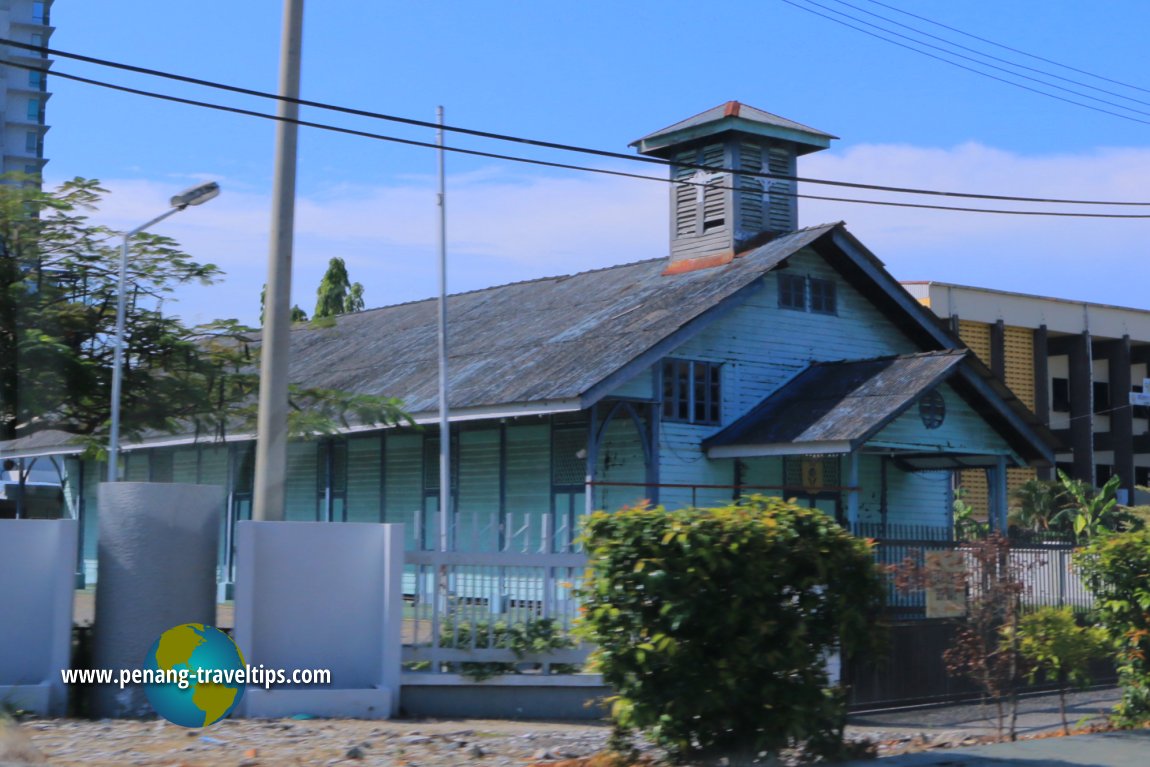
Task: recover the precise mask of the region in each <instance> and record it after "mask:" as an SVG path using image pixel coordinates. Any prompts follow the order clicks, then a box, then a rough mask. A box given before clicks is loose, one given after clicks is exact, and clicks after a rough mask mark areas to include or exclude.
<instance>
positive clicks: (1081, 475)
mask: <svg viewBox="0 0 1150 767" xmlns="http://www.w3.org/2000/svg"><path fill="white" fill-rule="evenodd" d="M1069 357H1070V447H1071V449H1072V450H1073V451H1074V465H1073V469H1072V473H1073V475H1074V478H1075V479H1080V480H1082V481H1083V482H1089V483H1090V484H1091V485H1093V484H1094V369H1093V365H1092V362H1093V360H1092V358H1091V353H1090V331H1086V330H1084V331H1082V333H1081V335H1078V336H1075V337H1074V338H1073V339H1071V341H1070V349H1069Z"/></svg>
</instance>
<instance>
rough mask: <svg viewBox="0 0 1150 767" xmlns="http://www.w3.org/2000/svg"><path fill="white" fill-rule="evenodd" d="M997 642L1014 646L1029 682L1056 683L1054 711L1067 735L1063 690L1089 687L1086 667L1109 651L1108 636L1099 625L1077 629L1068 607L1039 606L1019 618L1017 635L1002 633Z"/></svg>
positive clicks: (1015, 633)
mask: <svg viewBox="0 0 1150 767" xmlns="http://www.w3.org/2000/svg"><path fill="white" fill-rule="evenodd" d="M1001 642H1002V643H1004V644H1006V645H1009V644H1013V643H1015V642H1016V643H1017V646H1018V652H1019V653H1020V654H1021V655H1022V657H1023V658H1024V659H1025V660H1026V661H1027V662H1028V664H1029V666H1030V673H1029V675H1028V676H1029V680H1030V682H1031V683H1032V684H1033V683H1034V680H1035V679H1036V678H1037V677H1038V676H1039V675H1041V676H1042V677H1043V678H1044V679H1046V680H1048V681H1052V682H1055V683H1057V684H1058V712H1059V714H1061V716H1062V733H1063V734H1064V735H1069V734H1070V723H1069V722H1068V721H1067V719H1066V690H1067V687H1069V686H1070V685H1071V684H1073V685H1075V686H1078V687H1086V686H1087V685H1089V684H1090V664H1091V662H1093V661H1094V660H1097V659H1099V658H1103V657H1105V656H1106V655H1107V654H1108V652H1109V650H1110V641H1109V637H1108V636H1107V634H1106V630H1105V629H1103V628H1102V627H1101V626H1081V625H1079V623H1078V620H1077V619H1076V617H1075V615H1074V611H1073V610H1072V609H1071V608H1069V607H1043V608H1041V609H1039V610H1036V611H1035V612H1033V613H1030V614H1028V615H1024V616H1022V618H1021V619H1019V621H1018V630H1017V632H1013V633H1012V632H1010V631H1004V632H1003V635H1002V639H1001Z"/></svg>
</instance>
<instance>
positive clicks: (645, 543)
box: [580, 496, 883, 762]
mask: <svg viewBox="0 0 1150 767" xmlns="http://www.w3.org/2000/svg"><path fill="white" fill-rule="evenodd" d="M582 542H583V545H584V547H585V549H586V551H587V554H588V560H589V561H588V565H589V568H588V575H587V580H586V582H585V585H584V586H583V588H582V589H581V591H580V597H581V599H582V601H583V611H584V612H583V619H582V624H581V628H580V631H581V633H582V635H583V636H584V637H585V638H586V639H588V640H589V641H591V642H592V643H594V645H595V648H596V649H595V651H594V654H593V655H592V659H591V662H592V664H593V666H595V667H597V668H598V670H599V671H600V672H601V673H602V675H603V680H604V681H605V682H606V683H607V684H608V685H610V686H611V687H612V689H613V690H614V698H613V705H612V709H611V717H612V719H613V721H614V724H615V727H616V738H615V739H614V742H615V745H616V746H618V745H620V744H621V743H622V742H624V741H625V739H626V738H627V737H628V735H629V733H630V731H631V730H633V729H641V730H645V731H647V732H648V733H649V734H650V735H651V737H653V739H654V740H655V741H656V742H657V743H659V744H660V745H662V746H663V747H665V748H667V749H668V750H669V751H670V752H671V753H672V755H674V756H676V757H679V758H688V757H690V758H694V759H718V758H721V757H728V758H733V759H734V760H736V761H739V760H746V761H748V762H749V761H751V760H752V759H754V758H755V755H757V754H759V753H760V752H762V751H768V752H772V753H776V754H777V752H779V751H780V750H782V749H784V748H787V747H793V746H799V745H805V746H806V747H807V748H809V749H810V751H812V752H813V753H818V754H822V755H827V756H829V755H832V754H835V753H837V752H839V751H840V750H841V749H842V747H843V743H842V729H843V725H844V724H845V718H846V711H845V705H844V700H843V696H842V694H841V691H840V690H836V689H833V688H831V686H830V684H829V680H828V678H827V671H826V657H827V655H828V654H829V653H832V652H834V651H836V650H841V651H842V652H843V654H844V655H846V656H850V655H851V654H852V653H854V652H860V651H866V650H870V649H873V648H874V647H875V645H876V644H877V642H878V636H877V635H876V624H877V616H878V613H879V611H880V609H881V604H882V594H883V584H882V578H881V576H880V574H879V572H878V570H877V568H876V566H875V564H874V560H873V556H872V553H871V551H870V549H869V548H868V546H867V544H866V542H865V541H862V540H860V539H857V538H853V537H852V536H850V535H849V534H848V533H847V532H846V531H844V530H843V529H842V528H841V527H840V526H839V525H838V524H837V523H836V522H835V520H834V518H832V517H828V516H826V515H825V514H822V513H820V512H818V511H816V510H812V509H807V508H802V507H799V506H796V505H794V504H790V503H787V502H785V501H783V500H781V499H777V498H765V497H762V496H751V497H747V498H744V499H742V500H741V501H740V502H739V503H737V504H735V505H731V506H726V507H722V508H716V509H680V510H673V511H668V510H666V509H664V508H662V507H656V508H647V507H643V508H628V509H623V510H621V511H619V512H616V513H613V514H607V513H604V512H597V513H595V514H592V515H591V516H590V517H588V518H587V521H586V523H585V525H584V532H583V538H582Z"/></svg>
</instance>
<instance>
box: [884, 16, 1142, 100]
mask: <svg viewBox="0 0 1150 767" xmlns="http://www.w3.org/2000/svg"><path fill="white" fill-rule="evenodd" d="M867 2H869V3H874V4H875V5H881V6H882V7H883V8H889V9H890V10H892V11H894V12H896V13H901V14H904V15H906V16H912V17H914V18H916V19H919V20H921V21H925V22H926V23H928V24H934V25H935V26H936V27H942V28H943V29H949V30H950V31H951V32H957V33H958V34H960V35H965V36H966V37H969V38H972V39H974V40H978V41H980V42H983V43H986V44H988V45H993V46H995V47H996V48H1002V49H1003V50H1007V51H1011V52H1012V53H1018V54H1021V55H1022V56H1028V57H1029V58H1032V59H1037V60H1038V61H1045V62H1046V63H1047V64H1053V65H1054V66H1056V67H1062V68H1063V69H1069V70H1070V71H1071V72H1077V73H1078V74H1080V75H1086V76H1087V77H1093V78H1096V79H1098V80H1104V81H1106V82H1108V83H1114V84H1115V85H1121V86H1122V87H1123V88H1130V89H1132V90H1136V91H1142V92H1143V93H1150V88H1143V87H1141V86H1139V85H1131V84H1130V83H1124V82H1122V81H1121V80H1115V79H1113V78H1110V77H1105V76H1103V75H1096V74H1094V73H1093V72H1088V71H1086V70H1085V69H1078V68H1077V67H1072V66H1070V65H1069V64H1062V63H1061V62H1058V61H1055V60H1053V59H1048V58H1045V57H1043V56H1039V55H1037V54H1034V53H1027V52H1026V51H1023V50H1019V49H1018V48H1011V47H1010V46H1009V45H1004V44H1003V43H996V42H995V41H993V40H988V39H987V38H985V37H979V36H978V35H976V34H973V33H971V32H966V31H964V30H961V29H959V28H958V27H952V26H949V25H947V24H943V23H942V22H941V21H935V20H934V19H930V18H927V17H926V16H919V15H918V14H917V13H911V12H910V11H904V10H903V9H901V8H896V7H894V6H893V5H887V4H886V3H881V2H879V0H867Z"/></svg>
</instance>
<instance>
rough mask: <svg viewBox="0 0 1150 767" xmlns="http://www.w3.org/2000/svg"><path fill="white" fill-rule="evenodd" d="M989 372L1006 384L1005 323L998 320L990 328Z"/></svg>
mask: <svg viewBox="0 0 1150 767" xmlns="http://www.w3.org/2000/svg"><path fill="white" fill-rule="evenodd" d="M990 370H991V372H992V373H994V374H995V375H996V376H998V380H1000V381H1002V382H1003V383H1005V382H1006V323H1004V322H1003V321H1002V320H998V321H997V322H995V323H994V324H993V325H991V326H990Z"/></svg>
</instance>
